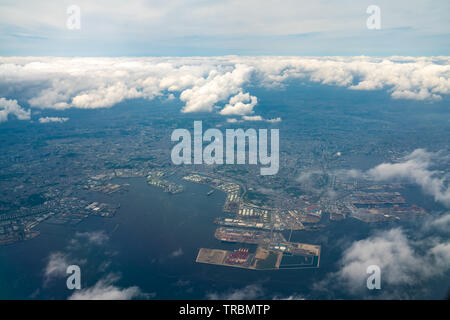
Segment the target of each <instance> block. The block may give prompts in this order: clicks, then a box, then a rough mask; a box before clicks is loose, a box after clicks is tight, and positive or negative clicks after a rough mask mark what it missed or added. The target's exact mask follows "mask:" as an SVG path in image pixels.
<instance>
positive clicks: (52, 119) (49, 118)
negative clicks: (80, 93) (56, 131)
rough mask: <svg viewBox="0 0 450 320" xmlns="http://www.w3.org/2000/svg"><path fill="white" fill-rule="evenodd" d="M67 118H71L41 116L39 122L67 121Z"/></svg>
mask: <svg viewBox="0 0 450 320" xmlns="http://www.w3.org/2000/svg"><path fill="white" fill-rule="evenodd" d="M67 120H69V118H65V117H41V118H39V123H51V122H56V123H63V122H66V121H67Z"/></svg>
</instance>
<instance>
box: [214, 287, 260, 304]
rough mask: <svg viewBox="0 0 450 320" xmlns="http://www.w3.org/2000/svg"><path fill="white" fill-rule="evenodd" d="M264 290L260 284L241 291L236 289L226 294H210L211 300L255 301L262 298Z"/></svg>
mask: <svg viewBox="0 0 450 320" xmlns="http://www.w3.org/2000/svg"><path fill="white" fill-rule="evenodd" d="M263 294H264V290H263V288H262V287H261V285H259V284H250V285H248V286H245V287H243V288H241V289H234V290H231V291H229V292H226V293H208V294H207V295H206V298H207V299H209V300H253V299H258V298H261V297H262V296H263Z"/></svg>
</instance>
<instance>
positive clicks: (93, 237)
mask: <svg viewBox="0 0 450 320" xmlns="http://www.w3.org/2000/svg"><path fill="white" fill-rule="evenodd" d="M75 236H76V237H78V238H84V239H86V240H87V241H88V242H89V243H90V244H95V245H99V246H101V245H103V244H105V242H106V241H108V240H109V236H108V235H107V234H106V233H105V232H104V231H91V232H77V233H76V234H75Z"/></svg>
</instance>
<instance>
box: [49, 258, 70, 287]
mask: <svg viewBox="0 0 450 320" xmlns="http://www.w3.org/2000/svg"><path fill="white" fill-rule="evenodd" d="M68 266H69V263H68V261H67V256H66V255H64V254H63V253H61V252H55V253H52V254H50V257H49V259H48V263H47V265H46V267H45V270H44V276H45V281H46V282H48V281H49V280H51V279H53V278H56V277H64V276H65V275H66V270H67V267H68Z"/></svg>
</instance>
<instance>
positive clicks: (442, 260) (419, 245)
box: [328, 228, 450, 297]
mask: <svg viewBox="0 0 450 320" xmlns="http://www.w3.org/2000/svg"><path fill="white" fill-rule="evenodd" d="M417 232H420V230H419V231H417V230H416V231H415V234H416V235H417ZM339 265H340V269H339V271H337V272H336V273H334V274H331V275H330V278H329V279H328V280H330V279H334V280H331V281H333V282H334V283H335V284H339V285H343V286H344V287H345V288H346V289H347V290H349V292H351V293H353V294H362V293H367V288H366V280H367V277H368V274H367V273H366V270H367V267H368V266H370V265H377V266H379V267H380V270H381V286H382V287H381V290H382V291H381V292H382V294H383V296H384V297H389V296H392V295H393V294H395V292H396V291H397V289H398V288H399V286H403V285H406V286H409V287H415V286H418V285H419V286H421V285H422V284H421V283H422V282H424V281H428V280H431V279H433V278H436V277H441V276H443V275H445V274H446V273H448V272H449V271H450V242H449V241H448V238H447V239H445V238H436V237H434V236H432V237H424V238H422V239H419V240H415V241H413V240H410V238H409V237H408V236H407V234H406V232H405V231H404V230H402V229H400V228H397V229H391V230H388V231H382V232H378V233H375V234H374V235H372V236H370V237H368V238H366V239H363V240H359V241H355V242H354V243H353V244H352V245H351V246H350V247H349V248H348V249H347V250H345V251H344V253H343V256H342V258H341V260H340V261H339ZM400 291H402V290H400ZM405 294H406V295H407V296H409V297H413V296H414V294H415V293H414V292H406V293H405Z"/></svg>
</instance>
